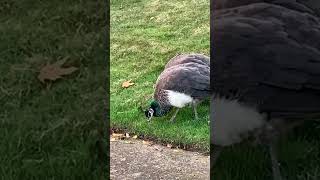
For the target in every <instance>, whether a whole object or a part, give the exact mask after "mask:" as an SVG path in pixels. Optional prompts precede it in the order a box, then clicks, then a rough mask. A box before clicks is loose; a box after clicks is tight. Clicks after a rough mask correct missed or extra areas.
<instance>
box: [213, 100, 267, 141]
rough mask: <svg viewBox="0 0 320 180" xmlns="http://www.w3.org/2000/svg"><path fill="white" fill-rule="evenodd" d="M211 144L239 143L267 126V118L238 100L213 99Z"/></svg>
mask: <svg viewBox="0 0 320 180" xmlns="http://www.w3.org/2000/svg"><path fill="white" fill-rule="evenodd" d="M210 109H211V113H210V118H211V121H210V126H211V129H210V130H211V143H213V144H215V145H220V146H227V145H231V144H235V143H239V142H240V141H241V140H242V136H241V135H244V134H247V133H248V132H250V131H253V130H255V129H257V128H261V127H262V126H263V125H264V124H265V118H264V116H263V115H262V114H260V113H259V112H257V111H256V110H255V109H254V108H251V107H246V106H244V105H242V104H240V103H239V102H238V101H236V100H227V99H223V98H222V99H221V98H214V99H212V98H211V108H210Z"/></svg>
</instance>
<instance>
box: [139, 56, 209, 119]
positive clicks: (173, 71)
mask: <svg viewBox="0 0 320 180" xmlns="http://www.w3.org/2000/svg"><path fill="white" fill-rule="evenodd" d="M209 96H210V58H209V57H207V56H205V55H202V54H182V55H178V56H175V57H174V58H172V59H171V60H170V61H169V62H168V63H167V65H166V66H165V69H164V71H163V72H162V73H161V74H160V76H159V77H158V80H157V82H156V86H155V91H154V95H153V100H152V102H151V104H150V107H149V108H148V109H147V110H145V115H146V117H147V118H148V121H150V120H151V118H152V117H153V116H155V117H161V116H164V115H166V114H167V113H168V112H169V111H170V110H171V109H172V108H173V107H175V108H177V109H176V111H175V112H174V114H173V116H172V117H171V119H170V121H171V122H173V121H174V120H175V118H176V115H177V113H178V111H179V109H180V108H183V107H185V106H186V105H192V107H193V111H194V116H195V119H198V113H197V108H196V107H197V104H198V103H200V102H201V101H203V100H204V99H206V98H208V97H209Z"/></svg>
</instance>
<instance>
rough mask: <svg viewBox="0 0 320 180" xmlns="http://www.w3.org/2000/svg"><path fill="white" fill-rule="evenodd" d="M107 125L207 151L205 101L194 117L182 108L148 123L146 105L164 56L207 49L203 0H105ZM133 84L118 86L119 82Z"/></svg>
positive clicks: (206, 6)
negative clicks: (108, 47) (108, 61)
mask: <svg viewBox="0 0 320 180" xmlns="http://www.w3.org/2000/svg"><path fill="white" fill-rule="evenodd" d="M110 22H111V29H110V31H111V32H110V33H111V34H110V37H111V52H110V53H111V69H110V75H111V78H110V79H111V84H110V86H111V90H110V93H111V99H110V104H111V106H110V107H111V112H110V114H111V127H113V128H120V129H125V130H126V131H128V132H131V133H136V134H139V135H144V136H145V137H147V138H152V139H154V140H159V141H160V142H162V143H172V144H176V145H181V146H182V147H183V146H188V147H192V148H194V149H198V150H202V151H207V152H208V151H209V126H208V119H209V108H208V107H209V103H208V102H206V103H203V104H202V105H201V106H199V109H198V111H199V112H198V114H199V116H200V120H199V121H197V122H196V121H193V113H192V109H191V108H188V107H187V108H184V109H183V110H182V111H180V112H179V113H178V115H177V119H176V122H175V123H170V122H169V119H170V117H171V115H172V113H171V114H169V115H167V116H165V117H163V118H153V121H152V122H151V123H150V124H148V123H147V121H146V118H145V116H144V113H143V112H142V111H141V110H140V109H139V107H140V106H142V107H144V108H146V107H147V106H148V105H149V104H148V103H149V101H150V98H152V94H153V85H154V84H155V82H156V80H157V77H158V76H159V75H160V73H161V72H162V70H163V69H164V66H165V64H166V63H167V62H168V60H169V59H170V58H172V57H173V56H175V55H176V54H178V53H188V52H198V53H204V54H207V55H208V54H209V48H210V47H209V44H210V39H209V1H208V0H200V1H186V0H178V1H171V0H164V1H159V0H112V1H111V19H110ZM130 79H132V81H133V82H134V83H135V85H134V86H131V87H130V88H127V89H123V88H122V87H121V84H122V82H124V81H126V80H130Z"/></svg>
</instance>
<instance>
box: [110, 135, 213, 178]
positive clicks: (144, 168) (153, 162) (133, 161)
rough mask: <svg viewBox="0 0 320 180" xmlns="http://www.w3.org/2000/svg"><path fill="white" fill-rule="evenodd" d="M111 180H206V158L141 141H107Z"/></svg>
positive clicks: (207, 176) (207, 163) (207, 160)
mask: <svg viewBox="0 0 320 180" xmlns="http://www.w3.org/2000/svg"><path fill="white" fill-rule="evenodd" d="M110 156H111V157H110V178H111V179H112V180H131V179H139V180H157V179H165V180H170V179H185V180H187V179H190V180H197V179H199V180H207V179H210V178H209V174H210V170H209V159H210V157H209V156H204V155H202V154H200V153H197V152H189V151H184V150H181V149H171V148H168V147H165V146H162V145H152V144H150V143H148V142H146V141H141V140H117V141H111V142H110Z"/></svg>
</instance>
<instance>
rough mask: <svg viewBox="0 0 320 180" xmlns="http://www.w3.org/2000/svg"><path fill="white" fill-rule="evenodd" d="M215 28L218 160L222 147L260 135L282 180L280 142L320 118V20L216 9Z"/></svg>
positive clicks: (259, 7)
mask: <svg viewBox="0 0 320 180" xmlns="http://www.w3.org/2000/svg"><path fill="white" fill-rule="evenodd" d="M239 1H240V0H239ZM211 21H212V22H213V23H212V32H213V34H212V37H213V41H212V43H213V44H212V45H211V47H214V49H213V52H211V54H213V55H214V61H213V62H212V63H213V66H214V69H213V71H212V75H211V77H212V91H213V96H212V99H211V101H212V108H211V118H212V122H211V136H212V137H211V140H212V143H213V144H214V145H216V147H215V148H214V151H213V153H214V154H213V157H214V161H215V159H216V158H217V157H218V154H219V152H220V151H221V148H222V147H225V146H229V145H233V144H235V143H239V142H241V141H242V140H243V139H245V138H247V137H248V136H249V135H250V134H253V135H254V136H255V137H256V138H257V139H258V140H260V141H262V143H264V144H265V143H266V144H268V145H269V147H270V148H269V149H270V157H271V160H272V168H273V176H274V179H281V175H280V170H279V167H278V162H277V161H278V160H277V154H276V153H275V150H274V148H275V147H274V143H275V140H276V137H277V136H278V135H279V134H280V133H282V132H285V131H287V130H289V129H290V128H292V127H294V126H296V125H299V124H301V123H302V122H303V121H304V120H310V119H316V118H319V117H320V113H319V112H320V41H319V40H320V20H319V18H318V17H316V16H315V15H314V14H311V13H306V12H302V11H299V10H295V9H292V8H288V7H284V6H280V5H274V4H268V3H254V4H250V5H245V6H240V7H235V8H230V9H225V10H215V11H214V12H213V17H212V18H211ZM213 164H214V162H213Z"/></svg>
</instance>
